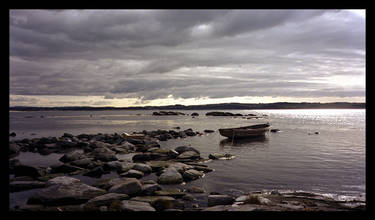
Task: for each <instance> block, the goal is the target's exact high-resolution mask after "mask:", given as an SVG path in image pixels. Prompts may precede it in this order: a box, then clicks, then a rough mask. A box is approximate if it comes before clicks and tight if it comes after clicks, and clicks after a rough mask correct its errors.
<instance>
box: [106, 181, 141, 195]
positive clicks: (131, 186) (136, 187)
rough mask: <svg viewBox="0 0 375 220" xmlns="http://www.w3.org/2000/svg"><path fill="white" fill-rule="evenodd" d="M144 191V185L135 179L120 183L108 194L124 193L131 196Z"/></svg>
mask: <svg viewBox="0 0 375 220" xmlns="http://www.w3.org/2000/svg"><path fill="white" fill-rule="evenodd" d="M141 191H142V184H141V182H139V180H137V179H135V178H127V179H126V180H123V181H121V182H120V183H118V184H116V185H114V186H112V187H111V188H110V189H109V190H108V192H110V193H123V194H127V195H129V196H132V195H136V194H138V193H140V192H141Z"/></svg>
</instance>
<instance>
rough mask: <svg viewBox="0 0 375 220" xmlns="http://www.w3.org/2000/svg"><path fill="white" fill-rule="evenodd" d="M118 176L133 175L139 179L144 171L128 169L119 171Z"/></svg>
mask: <svg viewBox="0 0 375 220" xmlns="http://www.w3.org/2000/svg"><path fill="white" fill-rule="evenodd" d="M120 176H121V177H134V178H137V179H140V178H142V177H143V176H144V173H143V172H142V171H138V170H133V169H130V170H128V171H127V172H125V173H121V174H120Z"/></svg>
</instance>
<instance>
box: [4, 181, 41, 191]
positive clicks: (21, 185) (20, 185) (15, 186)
mask: <svg viewBox="0 0 375 220" xmlns="http://www.w3.org/2000/svg"><path fill="white" fill-rule="evenodd" d="M45 186H46V183H45V182H41V181H13V182H10V183H9V191H10V192H19V191H25V190H29V189H35V188H43V187H45Z"/></svg>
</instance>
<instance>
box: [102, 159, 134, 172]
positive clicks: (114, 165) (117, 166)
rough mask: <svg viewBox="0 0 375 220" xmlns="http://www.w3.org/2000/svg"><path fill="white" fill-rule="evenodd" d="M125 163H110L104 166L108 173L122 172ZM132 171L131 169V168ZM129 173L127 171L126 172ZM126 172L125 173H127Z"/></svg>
mask: <svg viewBox="0 0 375 220" xmlns="http://www.w3.org/2000/svg"><path fill="white" fill-rule="evenodd" d="M123 165H124V163H121V162H120V161H109V162H106V163H104V164H103V169H104V170H107V171H112V170H116V171H117V170H121V169H122V168H123ZM129 169H130V168H129ZM126 171H127V170H126ZM126 171H124V172H126Z"/></svg>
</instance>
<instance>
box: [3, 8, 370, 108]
mask: <svg viewBox="0 0 375 220" xmlns="http://www.w3.org/2000/svg"><path fill="white" fill-rule="evenodd" d="M9 15H10V23H9V30H10V36H9V37H10V39H9V44H10V45H9V62H10V88H9V92H10V102H11V105H52V103H55V104H54V105H98V106H99V105H115V104H114V103H113V102H111V100H117V101H119V100H121V99H123V100H130V99H132V100H133V101H134V102H133V103H129V102H126V101H124V102H122V104H121V103H120V105H122V106H126V105H134V104H136V103H143V104H144V103H146V104H147V103H150V101H152V100H157V99H165V98H173V99H176V100H177V99H179V100H183V99H186V100H188V99H189V100H191V99H194V100H197V99H199V98H205V99H206V100H210V99H212V100H214V99H220V98H230V97H279V101H283V100H284V99H283V98H289V99H288V100H290V98H291V97H293V98H295V101H297V102H298V101H300V100H302V98H314V99H315V100H316V101H319V100H320V99H322V100H323V97H333V99H332V100H333V101H334V97H337V98H346V99H345V100H347V101H351V100H352V101H358V100H360V101H364V97H365V18H364V17H362V16H360V15H358V14H356V13H353V12H350V11H348V10H58V11H56V10H10V12H9ZM41 97H43V102H42V101H40V100H42V99H41ZM45 97H51V98H50V103H48V102H49V99H48V98H45ZM53 97H60V98H61V97H66V99H65V101H64V99H62V100H61V101H60V102H59V103H57V104H56V99H55V98H53ZM84 97H86V99H84ZM93 97H102V98H101V100H99V99H93ZM38 100H39V101H38ZM74 100H77V102H74ZM337 100H339V99H337ZM232 101H234V102H235V101H236V99H233V100H232ZM118 103H119V102H117V105H118ZM189 104H195V103H189ZM197 104H198V103H197Z"/></svg>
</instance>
